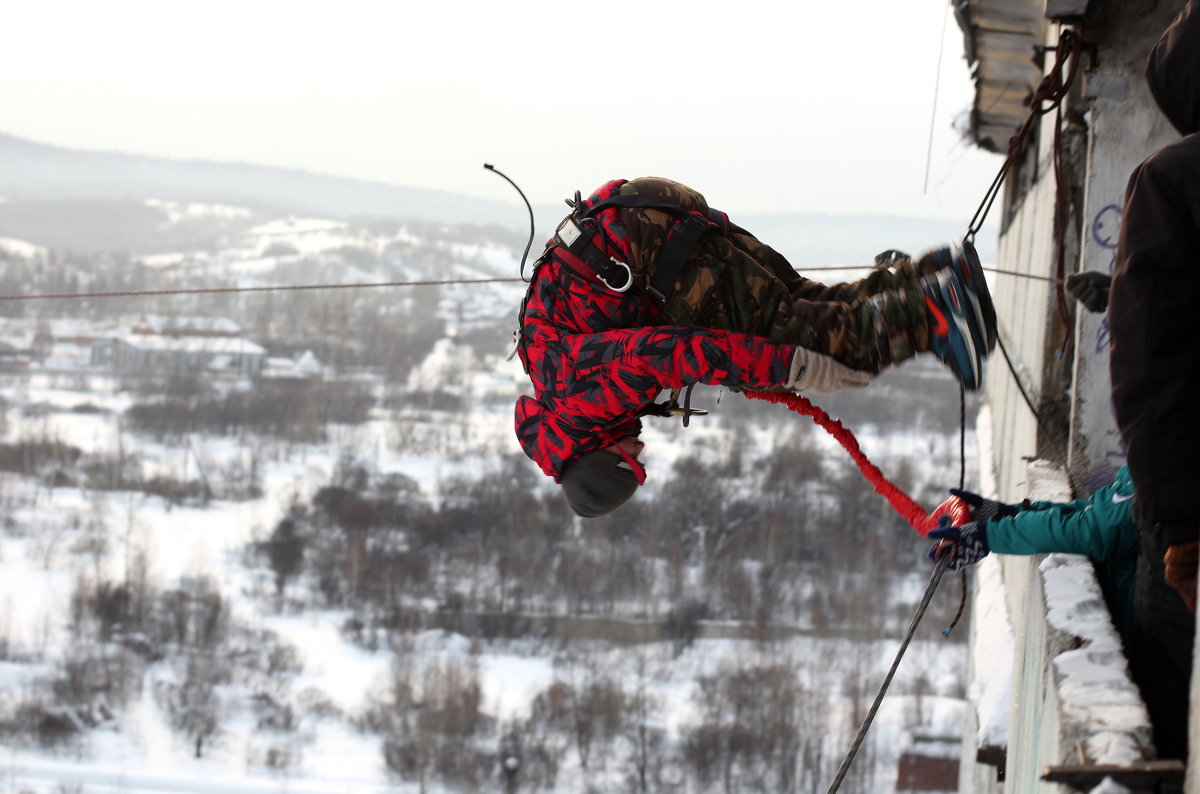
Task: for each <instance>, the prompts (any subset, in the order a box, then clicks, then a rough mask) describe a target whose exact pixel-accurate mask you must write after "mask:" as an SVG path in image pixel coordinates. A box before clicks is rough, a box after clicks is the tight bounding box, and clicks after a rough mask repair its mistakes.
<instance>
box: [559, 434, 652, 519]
mask: <svg viewBox="0 0 1200 794" xmlns="http://www.w3.org/2000/svg"><path fill="white" fill-rule="evenodd" d="M559 482H560V483H561V484H562V489H563V493H564V494H565V495H566V497H567V504H569V505H571V509H572V510H574V511H575V514H576V515H578V516H581V517H583V518H595V517H596V516H602V515H604V514H606V513H611V512H612V511H613V510H616V509H617V508H618V507H620V506H621V505H623V504H625V502H627V501H628V500H629V497H631V496H633V492H634V491H636V490H637V487H638V478H637V475H636V474H634V473H633V470H632V469H631V468H630V466H629V464H628V463H626V462H625V459H624V458H623V457H621V456H620V455H615V454H613V453H612V452H606V451H604V450H602V449H598V450H596V451H595V452H588V453H585V454H583V455H580V456H579V457H578V458H574V459H572V460H570V461H568V462H567V465H566V466H564V467H563V472H562V476H561V477H560V478H559Z"/></svg>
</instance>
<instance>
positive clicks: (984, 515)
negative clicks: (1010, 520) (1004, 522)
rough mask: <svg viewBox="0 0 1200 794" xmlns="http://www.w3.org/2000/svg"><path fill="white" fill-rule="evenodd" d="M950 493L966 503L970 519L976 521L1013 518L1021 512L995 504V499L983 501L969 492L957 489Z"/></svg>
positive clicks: (1019, 509)
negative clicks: (1004, 517) (969, 509)
mask: <svg viewBox="0 0 1200 794" xmlns="http://www.w3.org/2000/svg"><path fill="white" fill-rule="evenodd" d="M950 493H951V494H953V495H954V496H957V497H958V498H959V499H962V500H963V501H964V502H966V503H967V506H968V507H970V508H971V518H973V519H975V520H976V521H991V520H992V519H993V518H1001V517H1003V516H1015V515H1016V514H1017V513H1019V512H1021V508H1019V507H1014V506H1013V505H1006V504H1005V503H1004V502H997V501H996V500H995V499H985V498H984V497H982V496H980V495H979V494H977V493H971V492H970V491H960V490H959V489H957V488H951V489H950Z"/></svg>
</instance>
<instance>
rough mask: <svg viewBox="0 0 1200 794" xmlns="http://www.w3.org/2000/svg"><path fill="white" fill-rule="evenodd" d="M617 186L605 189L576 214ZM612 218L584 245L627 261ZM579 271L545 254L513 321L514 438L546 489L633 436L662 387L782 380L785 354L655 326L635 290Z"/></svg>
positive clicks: (765, 344) (713, 333)
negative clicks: (587, 458)
mask: <svg viewBox="0 0 1200 794" xmlns="http://www.w3.org/2000/svg"><path fill="white" fill-rule="evenodd" d="M624 182H625V180H614V181H612V182H609V183H607V184H606V185H604V186H603V187H601V188H600V189H599V190H597V191H596V192H595V193H593V194H592V195H591V196H590V197H589V198H588V199H587V202H586V204H585V206H590V205H591V204H592V203H594V202H596V201H599V200H601V199H604V198H607V197H609V196H611V195H612V194H613V193H615V192H616V190H617V189H618V188H619V187H620V186H621V185H622V184H623V183H624ZM619 212H620V210H619V208H616V207H612V208H609V209H605V210H602V211H601V212H599V213H598V214H597V218H598V220H599V221H600V231H599V232H597V234H596V235H595V237H594V238H593V239H594V242H595V243H596V244H597V245H598V246H602V247H604V248H603V250H604V251H605V253H606V254H611V255H612V256H615V257H616V258H617V259H620V260H621V261H624V262H629V256H630V253H629V244H628V239H627V236H626V234H625V231H624V228H623V227H622V226H621V224H620V220H619ZM572 260H574V261H572ZM581 264H582V263H580V262H578V260H576V259H575V258H574V256H573V255H572V254H571V253H570V252H569V251H566V250H564V249H563V248H561V247H559V248H555V249H553V250H552V251H551V252H550V254H549V256H548V257H546V259H545V260H544V262H543V263H542V264H541V265H540V266H539V267H538V268H537V269H536V271H535V272H534V274H533V278H532V281H531V283H530V285H529V291H528V293H527V296H526V302H525V308H524V312H523V316H522V321H521V337H522V342H523V344H522V345H521V348H520V353H521V359H522V361H523V362H524V364H525V368H526V371H527V372H528V373H529V378H530V380H531V381H532V382H533V387H534V396H533V397H530V396H528V395H524V396H522V397H520V398H518V400H517V406H516V431H517V439H518V440H519V441H520V443H521V447H522V448H523V449H524V450H525V454H527V455H529V457H530V458H532V459H533V460H534V461H535V462H536V463H537V464H538V465H539V466H540V467H541V469H542V471H544V472H545V473H546V474H547V475H549V476H551V477H554V478H555V480H558V478H559V476H560V475H561V474H562V469H563V465H564V464H566V463H567V461H569V460H571V459H572V458H575V457H578V456H579V455H582V454H584V453H587V452H591V451H593V450H597V449H601V448H603V447H606V446H608V445H610V444H612V443H614V442H616V441H618V440H620V439H621V438H624V437H626V436H636V435H637V434H638V433H639V432H640V430H641V422H640V420H639V418H638V416H639V412H640V411H641V410H642V409H643V408H645V407H646V406H648V405H650V404H651V403H653V402H654V400H655V399H656V398H657V397H658V395H659V393H660V392H661V391H662V390H663V389H665V388H680V387H683V386H687V385H689V384H692V383H707V384H721V385H726V386H738V387H744V388H764V387H768V386H775V385H778V384H780V383H783V382H784V381H785V380H787V376H788V368H789V366H790V364H791V360H792V356H793V354H794V353H795V347H794V346H792V345H778V344H774V343H771V342H769V341H767V340H766V339H763V338H760V337H755V336H748V335H746V334H737V333H730V332H728V331H720V330H715V329H708V328H696V327H683V326H672V325H664V324H663V319H662V311H661V309H660V308H659V306H658V305H657V304H656V303H655V302H653V301H651V300H650V299H649V298H648V297H646V296H645V294H643V293H642V292H640V291H639V290H638V289H637V288H636V287H635V288H633V289H631V290H629V291H628V292H625V293H618V292H614V291H612V290H610V289H608V288H607V287H606V286H605V285H604V284H602V283H601V282H600V281H598V280H597V279H596V278H595V277H594V276H593V277H591V278H588V277H586V276H585V275H584V273H585V272H586V266H583V267H581ZM630 264H633V263H630ZM573 265H574V266H573ZM634 269H635V270H638V269H640V268H637V267H635V268H634Z"/></svg>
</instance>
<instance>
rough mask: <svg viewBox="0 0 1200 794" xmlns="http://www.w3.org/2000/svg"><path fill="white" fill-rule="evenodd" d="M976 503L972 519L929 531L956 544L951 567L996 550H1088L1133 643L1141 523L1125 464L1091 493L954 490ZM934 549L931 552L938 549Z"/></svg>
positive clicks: (1120, 625) (1124, 632)
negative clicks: (1041, 497) (1015, 494)
mask: <svg viewBox="0 0 1200 794" xmlns="http://www.w3.org/2000/svg"><path fill="white" fill-rule="evenodd" d="M951 493H953V494H954V495H956V496H958V497H959V498H960V499H962V500H963V501H965V502H966V503H967V504H968V505H969V506H970V507H971V517H972V518H973V519H975V520H974V521H972V522H971V523H969V524H963V525H962V526H957V527H942V528H940V529H934V530H931V531H930V533H929V537H931V538H935V539H937V540H939V541H948V542H950V543H953V544H954V545H955V552H954V557H953V558H952V560H951V562H950V566H949V570H952V571H957V570H959V569H961V568H964V567H966V566H968V565H973V564H974V563H977V562H979V561H980V560H981V559H983V558H984V557H985V556H986V555H987V554H988V553H989V552H995V553H996V554H1041V553H1043V552H1065V553H1069V554H1083V555H1085V556H1086V557H1087V558H1088V559H1090V560H1091V561H1092V562H1093V563H1096V576H1097V578H1098V579H1099V580H1100V586H1101V589H1102V590H1103V592H1104V596H1105V599H1106V600H1107V601H1108V606H1109V610H1110V611H1111V612H1112V615H1113V624H1114V625H1115V626H1116V628H1117V631H1118V632H1119V633H1120V635H1121V638H1122V639H1123V640H1124V641H1125V642H1126V644H1128V642H1129V630H1130V625H1131V619H1132V612H1133V597H1134V581H1135V575H1136V572H1137V563H1138V525H1137V524H1135V523H1134V521H1133V479H1132V478H1131V477H1130V476H1129V468H1128V467H1127V466H1122V467H1121V468H1120V469H1119V470H1118V471H1117V476H1116V478H1115V479H1114V480H1113V482H1112V484H1111V485H1106V486H1105V487H1103V488H1101V489H1099V490H1098V491H1096V492H1095V493H1093V494H1092V496H1091V498H1090V499H1077V500H1075V501H1073V502H1030V501H1028V500H1026V501H1025V502H1022V503H1021V504H1019V505H1007V504H1004V503H1003V502H996V501H993V500H991V499H984V498H983V497H981V496H978V495H977V494H973V493H971V492H969V491H959V490H957V489H954V490H951ZM940 545H941V543H940V542H939V543H938V545H937V546H934V547H933V548H932V549H930V552H929V553H930V556H931V558H932V557H933V555H934V550H935V549H937V548H938V546H940Z"/></svg>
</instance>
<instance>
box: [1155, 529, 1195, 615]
mask: <svg viewBox="0 0 1200 794" xmlns="http://www.w3.org/2000/svg"><path fill="white" fill-rule="evenodd" d="M1197 569H1200V543H1179V544H1176V545H1174V546H1167V553H1166V554H1164V555H1163V578H1164V579H1166V580H1167V584H1169V585H1171V587H1174V588H1175V589H1176V590H1178V591H1179V595H1180V596H1182V597H1183V603H1185V604H1187V608H1188V609H1190V610H1192V611H1193V612H1195V611H1196V573H1197Z"/></svg>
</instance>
